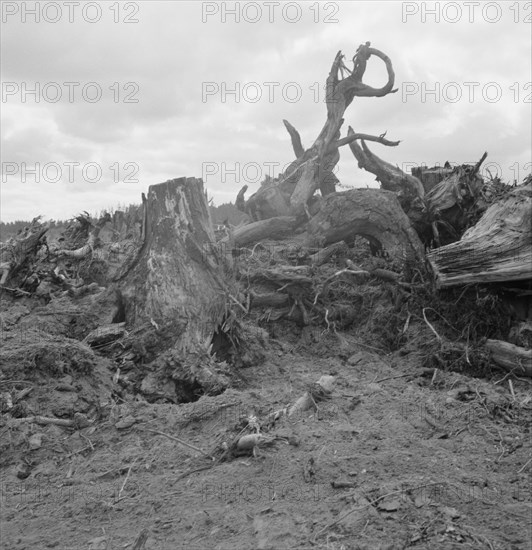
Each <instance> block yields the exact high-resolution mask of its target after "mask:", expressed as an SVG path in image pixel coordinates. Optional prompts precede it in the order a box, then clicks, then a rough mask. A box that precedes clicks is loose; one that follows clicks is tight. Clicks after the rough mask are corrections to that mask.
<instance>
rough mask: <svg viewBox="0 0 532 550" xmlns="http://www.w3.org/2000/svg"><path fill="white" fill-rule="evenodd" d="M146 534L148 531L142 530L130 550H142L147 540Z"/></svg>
mask: <svg viewBox="0 0 532 550" xmlns="http://www.w3.org/2000/svg"><path fill="white" fill-rule="evenodd" d="M148 534H149V531H148V529H143V530H142V531H141V532H140V534H139V536H138V537H137V540H136V541H135V542H134V543H133V546H132V548H131V550H143V549H144V547H145V546H146V541H147V540H148Z"/></svg>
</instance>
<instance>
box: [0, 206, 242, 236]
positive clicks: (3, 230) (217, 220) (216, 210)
mask: <svg viewBox="0 0 532 550" xmlns="http://www.w3.org/2000/svg"><path fill="white" fill-rule="evenodd" d="M130 206H131V205H130ZM128 208H129V207H127V208H125V210H127V209H128ZM210 209H211V216H212V222H213V224H215V225H221V224H223V223H224V222H225V221H227V222H229V223H230V224H231V225H238V224H239V223H241V222H242V221H243V220H245V219H247V216H246V215H245V214H243V213H242V212H240V210H238V209H237V207H236V206H235V205H234V204H233V203H232V202H227V203H224V204H220V206H211V207H210ZM103 213H104V212H102V213H101V214H100V215H98V216H94V217H95V218H98V217H100V216H101V215H103ZM30 223H31V220H16V221H14V222H0V241H1V242H5V241H7V240H8V239H10V238H11V237H15V236H16V235H17V233H19V231H21V230H22V229H24V228H25V227H27V226H28V225H29V224H30ZM66 223H67V220H50V224H51V227H50V230H51V232H52V233H53V234H54V235H55V234H58V233H60V232H61V231H62V230H63V229H64V228H65V227H66Z"/></svg>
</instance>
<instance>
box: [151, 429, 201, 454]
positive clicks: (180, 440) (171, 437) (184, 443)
mask: <svg viewBox="0 0 532 550" xmlns="http://www.w3.org/2000/svg"><path fill="white" fill-rule="evenodd" d="M144 429H145V430H146V431H147V432H152V433H154V434H158V435H162V436H164V437H167V438H168V439H171V440H172V441H177V443H181V445H184V446H185V447H188V448H189V449H192V450H193V451H196V452H197V453H200V454H202V455H203V456H206V457H207V458H211V459H212V456H210V455H208V454H207V453H206V452H205V451H202V450H201V449H199V448H198V447H194V445H191V444H190V443H187V442H186V441H183V440H182V439H179V438H178V437H174V436H173V435H168V434H165V433H164V432H160V431H158V430H150V429H148V428H144Z"/></svg>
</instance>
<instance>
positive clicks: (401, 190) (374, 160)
mask: <svg viewBox="0 0 532 550" xmlns="http://www.w3.org/2000/svg"><path fill="white" fill-rule="evenodd" d="M353 134H354V131H353V129H352V128H351V126H350V127H349V130H348V132H347V135H348V136H351V135H353ZM349 147H350V148H351V151H352V153H353V155H355V158H356V159H357V161H358V167H359V168H363V169H364V170H367V171H368V172H371V173H372V174H375V176H376V178H375V179H376V180H377V181H378V182H379V183H380V184H381V188H382V189H385V190H386V191H393V192H394V193H397V194H398V195H399V201H400V202H401V200H402V198H403V196H404V197H405V198H407V199H409V200H411V199H412V198H415V197H420V198H422V197H423V196H424V194H425V191H424V189H423V185H422V183H421V182H420V181H419V180H418V179H417V178H416V177H414V176H410V175H409V174H406V173H405V172H403V171H402V170H401V169H400V168H399V167H397V166H393V165H392V164H390V163H389V162H386V161H384V160H382V159H381V158H379V157H378V156H377V155H375V154H374V153H372V152H371V151H370V149H369V147H368V146H367V145H366V142H365V141H364V140H362V147H361V146H360V145H358V143H356V141H353V142H352V143H350V144H349Z"/></svg>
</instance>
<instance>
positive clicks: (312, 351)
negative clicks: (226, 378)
mask: <svg viewBox="0 0 532 550" xmlns="http://www.w3.org/2000/svg"><path fill="white" fill-rule="evenodd" d="M13 303H15V302H13ZM12 307H14V306H12ZM11 311H13V310H11ZM408 330H409V331H414V332H416V331H417V330H419V328H417V327H416V326H414V325H413V326H410V328H409V329H408ZM6 334H7V333H4V340H5V338H6V336H5V335H6ZM8 337H10V336H9V334H8ZM427 337H430V336H427ZM58 338H59V337H58ZM366 342H367V341H366ZM31 344H32V342H27V345H28V346H31ZM74 351H75V350H74ZM74 351H73V352H72V353H74ZM264 351H265V354H266V361H265V362H263V363H262V364H260V365H255V366H251V367H249V368H245V369H240V370H239V371H238V373H237V374H236V377H235V380H234V384H233V387H232V388H230V389H228V390H227V391H225V392H224V393H222V394H220V395H217V396H203V397H201V398H200V399H199V400H198V401H195V402H191V403H183V404H169V403H148V402H147V401H145V400H144V399H143V398H142V397H141V396H140V395H136V396H135V395H133V394H124V393H123V392H121V393H120V395H122V396H123V397H122V398H117V393H116V392H115V388H114V385H115V384H114V382H113V374H114V370H113V369H112V368H111V363H110V362H109V361H107V360H106V359H104V358H102V359H101V360H98V361H97V362H96V365H95V366H94V367H93V368H86V369H83V368H81V367H80V368H79V370H78V371H76V372H73V371H72V369H70V370H69V369H65V368H59V367H58V368H57V369H56V371H55V372H50V369H49V368H48V367H47V368H46V369H43V367H42V364H44V363H45V362H46V361H48V363H49V358H42V357H36V356H34V357H33V360H34V363H33V365H32V366H31V368H27V366H23V365H21V364H20V363H19V364H17V362H16V361H13V362H11V363H9V361H8V362H7V363H5V362H4V365H3V366H2V377H1V378H0V392H2V396H3V401H2V403H3V414H2V423H1V427H0V434H1V435H0V438H1V443H0V445H1V462H0V468H1V470H0V471H1V487H2V495H1V504H2V506H1V542H2V544H1V547H2V548H5V549H10V550H11V549H13V550H22V549H38V548H39V549H40V548H56V549H58V550H59V549H61V550H67V549H72V550H78V549H92V550H97V549H123V548H127V549H134V548H146V549H151V550H156V549H162V550H166V549H167V550H173V549H177V548H183V549H202V550H203V549H220V550H221V549H272V550H281V549H285V548H287V549H288V548H291V549H307V548H309V549H328V550H333V549H334V550H340V549H344V550H347V549H367V550H370V549H371V550H374V549H385V548H386V549H400V548H415V549H419V550H421V549H454V548H460V549H462V548H463V549H466V548H479V549H480V548H485V549H492V550H494V549H516V550H517V549H523V550H524V549H528V548H530V547H531V544H532V528H531V518H532V489H531V475H532V463H531V461H530V459H531V449H532V443H531V439H530V419H531V416H532V414H531V411H532V391H531V390H532V388H531V382H530V380H519V379H516V378H512V384H511V385H510V384H509V377H508V376H507V375H506V376H505V373H504V372H502V371H497V370H494V371H493V372H491V373H488V374H487V375H486V374H485V375H484V376H483V377H480V378H475V377H473V376H472V375H471V374H468V373H467V372H453V371H452V370H448V371H446V370H441V369H438V370H436V371H434V369H427V368H424V362H423V357H422V356H421V354H420V353H419V352H418V351H416V350H415V349H413V350H412V349H411V350H409V349H408V348H403V349H402V350H400V351H399V352H395V353H393V354H391V353H389V354H386V353H383V352H380V351H378V350H376V349H372V348H371V344H368V343H362V342H361V341H360V340H359V339H357V337H356V335H355V334H353V333H352V332H351V333H349V332H344V333H336V334H335V333H330V332H327V331H321V330H318V329H312V330H309V329H308V328H307V329H305V330H302V329H298V328H297V327H295V326H291V327H290V328H288V326H287V328H286V330H284V328H283V327H279V330H277V334H276V338H272V339H271V340H270V341H269V343H268V344H267V346H266V349H265V350H264ZM45 359H46V361H45ZM54 361H55V362H56V363H55V364H56V365H57V364H59V366H60V363H61V358H60V357H59V358H58V357H56V358H55V359H54ZM41 363H42V364H41ZM65 364H66V363H65ZM78 364H82V362H78ZM324 374H332V375H334V376H335V377H336V384H335V388H334V391H333V393H332V396H331V399H329V400H325V401H322V402H319V403H317V407H318V409H317V410H316V409H311V410H308V411H306V412H304V413H301V414H298V415H296V416H294V417H290V418H287V417H283V418H280V419H279V420H278V421H277V422H276V423H275V424H274V425H271V424H268V423H267V422H266V420H267V418H268V415H269V414H270V413H272V412H273V411H276V410H278V409H280V408H283V407H285V406H286V405H287V404H289V403H293V402H294V401H296V400H297V398H298V397H300V396H301V395H302V394H304V393H305V391H306V389H307V388H308V387H309V384H312V383H313V382H316V381H317V380H318V379H319V378H320V377H321V376H322V375H324ZM30 389H31V391H29V393H28V391H27V390H30ZM25 390H26V391H25ZM512 390H513V394H512ZM7 394H9V395H10V396H11V399H12V401H13V402H12V403H10V404H9V405H6V403H5V400H6V399H9V398H8V397H7ZM21 396H22V397H21ZM17 398H20V400H19V401H18V402H17ZM17 407H19V410H18V414H14V409H15V412H16V411H17ZM76 412H77V413H81V414H84V415H85V416H87V417H90V418H93V419H96V420H95V421H94V423H93V424H92V425H90V426H87V427H84V428H82V429H77V428H76V427H62V426H57V425H46V424H45V425H41V424H39V423H35V422H18V419H17V418H16V417H17V416H19V417H28V416H30V415H32V414H33V415H36V414H37V415H38V414H42V415H47V416H54V417H67V418H72V417H73V416H72V415H73V414H75V413H76ZM250 415H254V416H256V418H257V421H258V422H259V424H260V425H261V429H262V431H263V432H264V433H267V434H269V435H272V434H275V435H277V436H279V437H280V438H281V437H282V439H278V440H276V441H275V442H274V443H272V444H270V445H265V446H264V447H261V448H258V449H257V452H256V453H255V454H256V456H253V455H250V456H248V455H244V456H230V457H227V459H224V460H220V454H217V455H214V453H213V452H212V451H213V450H214V449H216V448H220V446H221V445H223V443H224V442H225V443H226V444H230V443H231V442H232V441H233V440H234V438H235V437H236V436H237V435H238V434H239V433H242V430H243V429H244V428H245V427H246V426H247V425H248V421H249V417H250ZM156 432H161V433H162V434H167V435H168V436H171V437H174V438H178V439H179V440H181V441H184V442H185V443H187V444H188V445H191V446H193V447H196V448H197V449H201V450H202V451H204V452H205V453H206V454H213V455H214V456H215V457H216V459H215V460H212V459H211V458H208V457H205V456H202V455H201V454H200V452H198V451H196V450H194V449H193V448H191V447H188V446H185V445H184V444H181V443H180V442H179V441H177V440H175V439H171V438H170V437H166V436H165V435H161V434H160V433H156ZM144 530H147V531H144ZM141 533H144V534H145V535H147V539H146V540H145V545H144V546H142V538H141V539H140V540H137V539H138V537H139V535H141ZM135 544H136V545H135Z"/></svg>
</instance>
